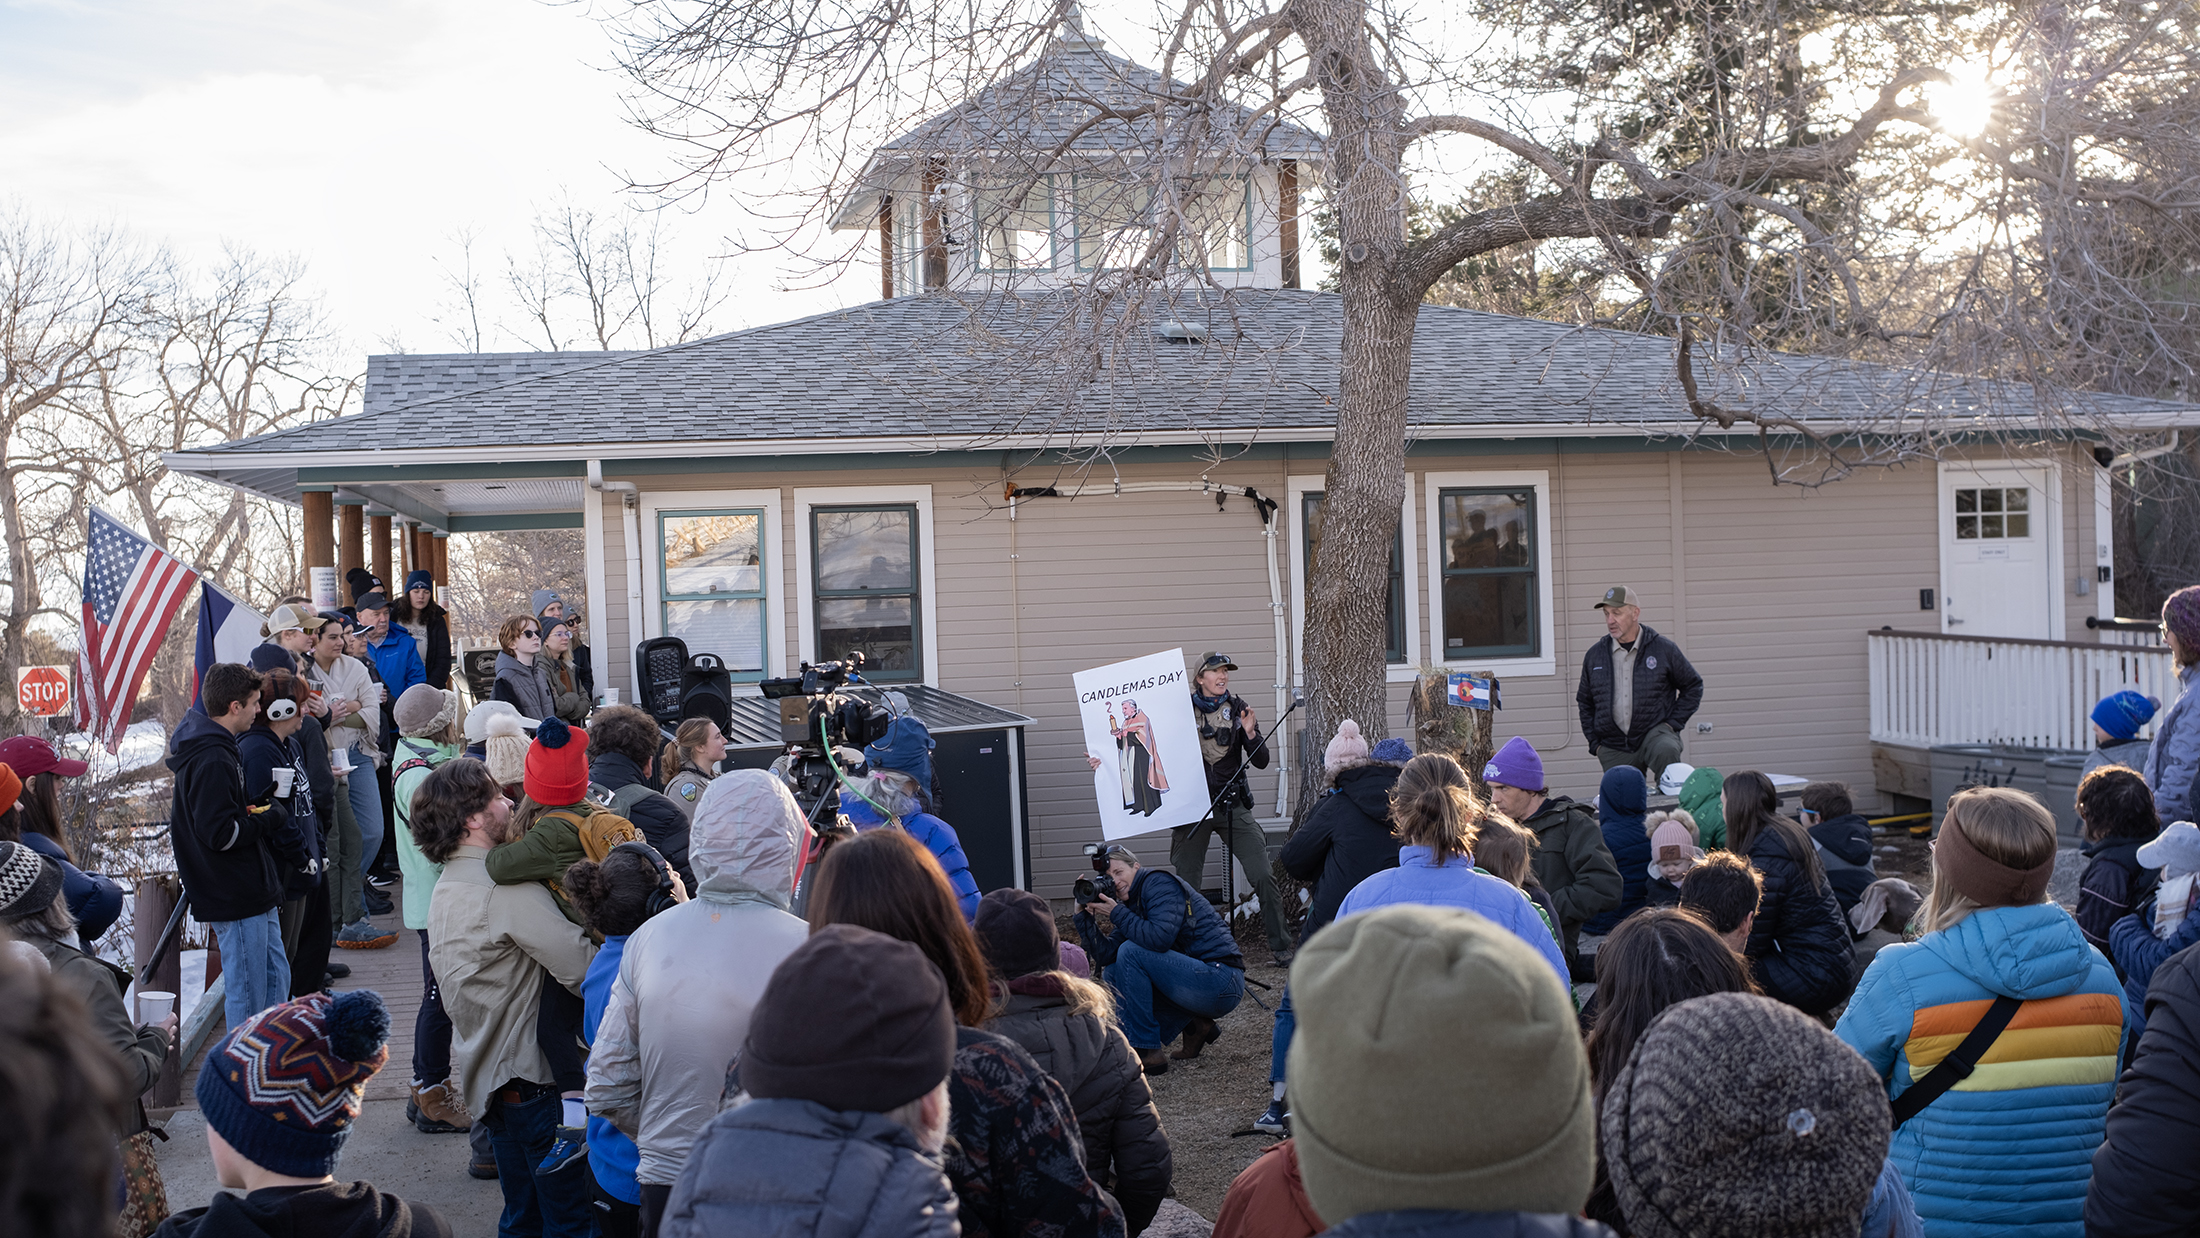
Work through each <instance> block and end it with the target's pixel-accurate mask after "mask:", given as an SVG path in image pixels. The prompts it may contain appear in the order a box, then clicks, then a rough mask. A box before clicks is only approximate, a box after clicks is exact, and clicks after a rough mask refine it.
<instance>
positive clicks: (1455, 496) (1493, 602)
mask: <svg viewBox="0 0 2200 1238" xmlns="http://www.w3.org/2000/svg"><path fill="white" fill-rule="evenodd" d="M1536 490H1537V487H1535V486H1533V485H1521V486H1493V487H1486V488H1485V487H1472V488H1468V487H1460V488H1449V487H1447V488H1444V489H1441V490H1440V491H1439V492H1438V494H1437V499H1436V527H1435V529H1434V530H1433V532H1434V533H1435V535H1436V536H1437V538H1438V539H1439V541H1438V544H1437V548H1436V559H1437V561H1438V564H1439V565H1440V566H1439V571H1440V578H1441V579H1440V584H1439V588H1440V593H1439V596H1438V614H1439V625H1440V626H1439V629H1438V633H1439V639H1440V642H1441V648H1442V650H1443V660H1444V661H1446V662H1455V661H1458V660H1460V659H1462V658H1491V657H1501V658H1502V657H1537V656H1540V655H1542V654H1543V652H1544V651H1543V648H1542V639H1543V626H1544V625H1543V615H1542V610H1541V608H1542V606H1543V605H1544V604H1545V603H1544V591H1543V589H1542V587H1541V581H1540V579H1539V577H1540V574H1541V572H1542V571H1543V552H1542V549H1541V547H1540V545H1539V544H1538V543H1539V541H1540V537H1539V535H1538V533H1537V529H1538V527H1539V525H1538V523H1537V520H1538V512H1537V502H1538V496H1537V493H1536Z"/></svg>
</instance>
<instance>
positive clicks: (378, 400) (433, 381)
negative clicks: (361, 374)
mask: <svg viewBox="0 0 2200 1238" xmlns="http://www.w3.org/2000/svg"><path fill="white" fill-rule="evenodd" d="M632 355H633V354H632V353H625V352H483V353H463V352H460V353H409V352H406V353H385V354H383V355H381V356H376V357H369V358H367V391H366V398H365V400H364V401H363V404H364V406H365V410H366V411H367V412H370V413H378V412H381V411H382V410H383V409H386V408H398V407H400V406H402V405H406V404H417V403H419V402H420V401H422V400H429V399H433V398H435V397H436V396H441V395H449V394H451V393H452V392H454V391H464V390H466V389H467V388H469V387H494V386H498V385H501V384H503V383H509V382H515V381H517V380H519V379H522V378H533V377H535V376H536V375H538V374H555V373H557V372H558V371H560V370H570V369H572V368H573V367H575V366H578V365H587V364H589V363H591V362H596V361H603V360H606V359H609V358H614V357H627V356H632Z"/></svg>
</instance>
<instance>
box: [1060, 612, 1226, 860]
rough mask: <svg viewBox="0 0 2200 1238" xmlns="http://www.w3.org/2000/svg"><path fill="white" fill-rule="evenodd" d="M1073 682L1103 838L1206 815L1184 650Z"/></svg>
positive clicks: (1116, 666)
mask: <svg viewBox="0 0 2200 1238" xmlns="http://www.w3.org/2000/svg"><path fill="white" fill-rule="evenodd" d="M1071 680H1072V682H1074V683H1075V684H1076V685H1077V712H1078V716H1079V718H1080V719H1081V720H1082V721H1083V723H1084V729H1085V754H1086V757H1087V759H1088V760H1090V761H1091V762H1092V766H1093V770H1092V786H1093V795H1094V796H1095V797H1096V798H1097V799H1098V800H1099V805H1100V834H1101V837H1103V838H1107V839H1110V840H1113V839H1117V838H1129V837H1131V836H1132V835H1134V834H1151V833H1153V832H1154V831H1156V830H1166V829H1173V828H1175V827H1177V826H1179V825H1190V824H1192V823H1193V822H1195V821H1198V820H1199V819H1200V818H1202V817H1205V816H1206V815H1207V771H1206V767H1205V766H1204V765H1203V764H1202V763H1201V761H1200V755H1199V730H1198V726H1199V724H1198V722H1197V721H1196V720H1195V719H1194V718H1193V716H1192V686H1191V678H1190V676H1189V674H1188V673H1187V672H1186V671H1185V669H1184V651H1183V650H1182V649H1171V650H1169V651H1168V652H1166V653H1155V654H1148V655H1146V656H1145V657H1143V658H1132V659H1130V660H1129V661H1127V662H1117V663H1114V664H1112V665H1109V666H1099V667H1094V668H1093V669H1092V670H1089V671H1078V672H1077V673H1076V674H1075V675H1073V676H1071Z"/></svg>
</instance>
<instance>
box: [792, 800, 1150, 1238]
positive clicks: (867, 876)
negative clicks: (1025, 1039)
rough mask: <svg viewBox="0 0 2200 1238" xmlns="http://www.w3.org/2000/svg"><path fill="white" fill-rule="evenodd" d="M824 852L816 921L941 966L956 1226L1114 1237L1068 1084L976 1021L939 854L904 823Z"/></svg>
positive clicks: (957, 917) (980, 1015) (971, 957)
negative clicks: (852, 929)
mask: <svg viewBox="0 0 2200 1238" xmlns="http://www.w3.org/2000/svg"><path fill="white" fill-rule="evenodd" d="M822 863H823V867H822V868H821V869H820V870H819V871H818V875H817V889H816V891H815V893H814V894H813V895H812V896H811V899H810V925H811V928H812V930H813V931H819V932H822V931H824V930H825V928H826V926H828V925H835V926H837V925H846V924H853V925H857V926H859V927H862V928H868V929H871V930H873V931H875V932H881V933H885V934H887V935H888V936H890V937H897V938H900V939H901V940H903V941H906V942H908V943H910V944H911V945H914V946H916V947H917V948H918V949H919V950H922V951H923V952H924V955H925V957H926V958H928V959H930V960H931V961H932V965H933V966H934V967H936V968H938V969H939V972H940V975H941V976H943V977H945V978H946V981H947V996H948V1002H949V1007H950V1009H952V1010H953V1011H954V1015H955V1022H956V1024H957V1025H958V1026H957V1028H956V1031H955V1067H954V1072H953V1073H952V1074H951V1075H950V1076H949V1078H948V1133H949V1135H951V1136H952V1137H953V1138H951V1139H950V1140H949V1141H948V1144H947V1161H946V1166H947V1178H948V1181H949V1182H951V1183H953V1184H954V1187H955V1197H956V1199H957V1200H958V1201H959V1206H958V1214H959V1216H960V1218H961V1222H962V1232H963V1233H965V1234H968V1235H973V1236H983V1235H997V1236H999V1238H1041V1236H1042V1235H1054V1234H1091V1235H1095V1236H1096V1238H1118V1236H1119V1235H1121V1234H1122V1233H1123V1211H1122V1208H1121V1206H1120V1205H1118V1204H1117V1203H1116V1201H1115V1199H1114V1198H1113V1197H1112V1196H1110V1195H1109V1194H1108V1192H1107V1191H1106V1190H1105V1189H1104V1188H1102V1187H1101V1186H1100V1184H1099V1183H1097V1182H1095V1181H1093V1179H1092V1175H1091V1173H1090V1172H1089V1171H1088V1170H1087V1168H1086V1165H1085V1143H1084V1140H1083V1139H1082V1138H1080V1136H1079V1131H1078V1128H1077V1111H1076V1109H1075V1108H1074V1107H1073V1106H1072V1105H1071V1103H1070V1098H1069V1093H1068V1092H1067V1091H1065V1090H1063V1087H1062V1085H1061V1084H1060V1083H1058V1082H1056V1081H1055V1079H1054V1077H1053V1076H1051V1075H1049V1074H1047V1072H1046V1071H1045V1070H1043V1069H1041V1068H1040V1066H1039V1063H1038V1062H1037V1061H1035V1060H1033V1058H1032V1056H1031V1054H1030V1053H1028V1052H1026V1051H1025V1050H1024V1048H1023V1046H1021V1045H1019V1044H1017V1043H1016V1042H1015V1041H1013V1040H1010V1039H1008V1038H1007V1037H1005V1036H997V1035H995V1034H993V1033H992V1032H987V1031H982V1030H980V1025H982V1024H983V1023H984V1022H985V1019H986V1016H987V1015H988V1014H989V1013H991V1011H992V1005H993V989H992V982H991V979H990V978H989V976H988V975H987V969H986V962H985V955H984V954H983V953H982V952H980V951H979V949H978V940H977V938H976V937H975V936H973V935H972V934H971V931H970V926H969V925H968V924H965V923H964V922H963V918H962V915H961V914H960V911H959V910H958V908H957V907H956V903H955V895H954V890H953V889H952V888H951V887H950V886H949V885H948V884H947V875H946V874H945V873H943V872H941V871H940V866H939V861H937V860H935V859H933V858H932V853H931V852H929V851H926V850H925V849H924V847H923V846H922V845H921V844H919V843H918V842H917V841H916V840H915V839H913V838H911V837H909V836H908V835H907V834H904V833H902V832H900V831H899V830H872V831H871V832H870V833H868V834H859V835H857V836H856V837H855V838H853V839H851V840H849V841H847V842H844V843H840V844H838V845H836V846H834V847H833V848H832V849H831V850H830V851H827V852H826V853H825V858H824V860H823V861H822Z"/></svg>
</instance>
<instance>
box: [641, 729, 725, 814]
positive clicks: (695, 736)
mask: <svg viewBox="0 0 2200 1238" xmlns="http://www.w3.org/2000/svg"><path fill="white" fill-rule="evenodd" d="M725 759H726V733H725V732H724V731H721V730H719V729H718V724H717V723H716V722H713V721H711V720H710V719H708V718H688V719H686V720H684V721H682V722H681V723H680V729H679V730H677V731H674V732H673V733H672V738H671V739H669V740H666V741H665V746H664V750H663V751H662V752H661V753H659V754H658V757H657V772H658V773H660V774H663V775H664V776H665V798H666V799H668V800H671V801H672V806H673V807H674V808H677V809H679V810H680V812H681V813H682V814H684V815H685V816H687V817H689V818H691V819H692V818H693V817H694V816H695V805H696V802H697V801H699V800H701V799H702V798H703V788H704V787H707V786H709V785H710V780H711V779H713V778H716V777H717V776H718V763H719V762H720V761H723V760H725Z"/></svg>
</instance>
